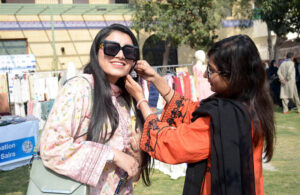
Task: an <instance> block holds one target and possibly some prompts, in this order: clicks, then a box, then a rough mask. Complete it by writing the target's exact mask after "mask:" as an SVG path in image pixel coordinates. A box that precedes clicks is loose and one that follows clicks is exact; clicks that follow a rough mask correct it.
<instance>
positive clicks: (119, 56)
mask: <svg viewBox="0 0 300 195" xmlns="http://www.w3.org/2000/svg"><path fill="white" fill-rule="evenodd" d="M115 57H116V58H120V59H125V56H124V53H123V50H122V49H120V51H119V52H118V53H117V55H116V56H115Z"/></svg>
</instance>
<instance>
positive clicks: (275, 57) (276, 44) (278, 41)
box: [274, 36, 284, 65]
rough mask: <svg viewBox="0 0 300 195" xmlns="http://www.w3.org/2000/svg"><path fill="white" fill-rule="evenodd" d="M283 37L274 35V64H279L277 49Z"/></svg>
mask: <svg viewBox="0 0 300 195" xmlns="http://www.w3.org/2000/svg"><path fill="white" fill-rule="evenodd" d="M283 41H284V39H283V38H281V37H278V36H277V37H276V42H275V46H274V59H275V62H276V64H278V65H279V61H278V60H279V55H278V54H279V49H280V46H281V44H282V43H283Z"/></svg>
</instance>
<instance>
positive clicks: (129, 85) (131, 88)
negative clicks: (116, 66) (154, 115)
mask: <svg viewBox="0 0 300 195" xmlns="http://www.w3.org/2000/svg"><path fill="white" fill-rule="evenodd" d="M125 88H126V90H127V92H128V93H129V94H130V95H131V96H132V97H133V98H134V99H135V100H136V101H139V100H141V99H142V98H144V93H143V89H142V87H141V86H140V85H139V84H138V83H137V82H136V81H135V80H133V78H132V77H131V76H130V75H127V76H126V78H125Z"/></svg>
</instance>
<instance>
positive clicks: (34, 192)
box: [27, 158, 88, 195]
mask: <svg viewBox="0 0 300 195" xmlns="http://www.w3.org/2000/svg"><path fill="white" fill-rule="evenodd" d="M51 194H72V195H87V194H88V186H87V185H85V184H82V183H80V182H77V181H74V180H72V179H70V178H69V177H66V176H63V175H60V174H57V173H55V172H54V171H52V170H50V169H48V168H46V167H45V166H44V165H43V162H42V160H41V159H39V158H38V159H34V160H33V163H32V167H31V171H30V180H29V185H28V189H27V195H51Z"/></svg>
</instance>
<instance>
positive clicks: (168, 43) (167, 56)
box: [163, 39, 171, 65]
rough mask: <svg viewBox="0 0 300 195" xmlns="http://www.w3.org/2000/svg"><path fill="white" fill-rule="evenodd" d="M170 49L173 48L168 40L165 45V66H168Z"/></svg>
mask: <svg viewBox="0 0 300 195" xmlns="http://www.w3.org/2000/svg"><path fill="white" fill-rule="evenodd" d="M170 48H171V41H170V40H169V39H167V40H166V44H165V52H164V56H163V65H168V61H169V55H170Z"/></svg>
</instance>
